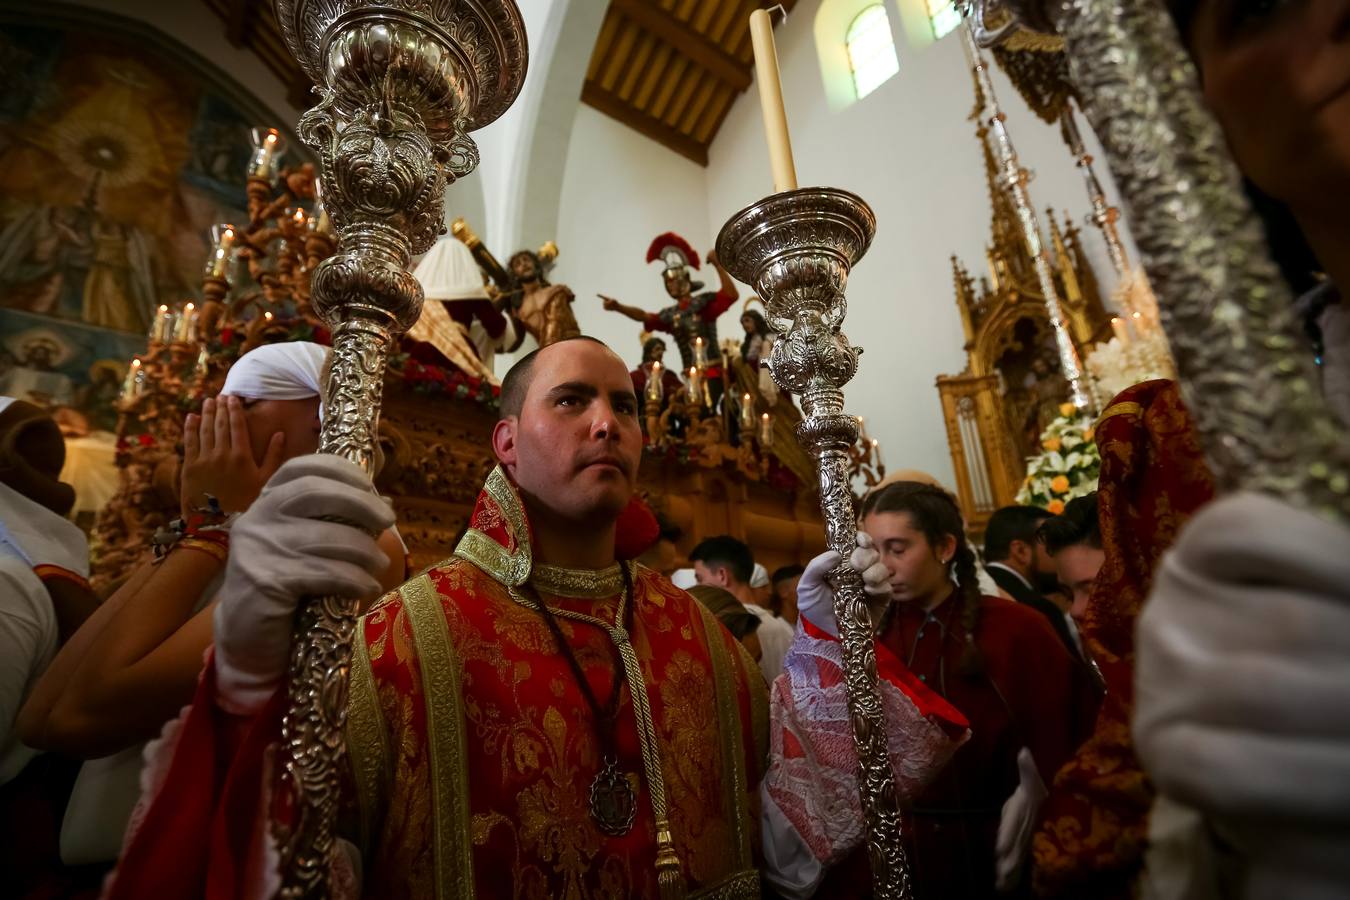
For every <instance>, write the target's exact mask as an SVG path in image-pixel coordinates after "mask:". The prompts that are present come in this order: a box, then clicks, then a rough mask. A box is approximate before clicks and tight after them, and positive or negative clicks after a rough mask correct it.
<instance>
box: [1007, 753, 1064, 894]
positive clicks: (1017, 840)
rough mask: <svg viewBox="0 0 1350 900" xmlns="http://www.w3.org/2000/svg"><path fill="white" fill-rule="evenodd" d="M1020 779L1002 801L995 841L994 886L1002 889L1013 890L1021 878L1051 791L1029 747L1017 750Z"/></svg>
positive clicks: (1018, 776) (1018, 777)
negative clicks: (1014, 788) (1043, 807)
mask: <svg viewBox="0 0 1350 900" xmlns="http://www.w3.org/2000/svg"><path fill="white" fill-rule="evenodd" d="M1017 779H1018V781H1017V789H1016V790H1015V791H1013V792H1012V796H1010V797H1009V798H1008V799H1007V800H1005V801H1004V803H1003V813H1002V815H1000V816H999V820H998V837H997V838H996V839H995V841H994V888H995V889H996V890H999V891H1010V890H1012V889H1013V888H1015V887H1017V883H1018V882H1019V881H1021V879H1022V867H1023V866H1025V865H1026V862H1027V853H1028V851H1030V850H1031V838H1032V837H1033V836H1034V835H1035V834H1036V824H1037V822H1038V821H1039V819H1040V814H1041V805H1042V804H1043V803H1045V798H1046V797H1047V796H1049V794H1050V792H1049V791H1048V790H1046V788H1045V782H1044V781H1042V780H1041V773H1040V772H1039V771H1038V770H1037V769H1036V760H1034V759H1032V758H1031V751H1030V750H1028V749H1027V748H1026V747H1023V748H1022V749H1021V750H1018V751H1017Z"/></svg>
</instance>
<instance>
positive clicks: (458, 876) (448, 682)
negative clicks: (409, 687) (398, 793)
mask: <svg viewBox="0 0 1350 900" xmlns="http://www.w3.org/2000/svg"><path fill="white" fill-rule="evenodd" d="M403 609H404V610H405V611H406V612H407V614H408V622H409V624H410V625H411V626H412V635H413V644H414V645H415V646H416V648H417V659H418V662H419V663H420V664H421V670H422V696H423V702H424V703H425V704H426V711H427V752H428V754H429V755H430V760H431V795H432V796H431V827H432V840H433V841H434V844H435V846H434V852H435V884H436V900H471V898H472V897H473V896H474V883H473V830H472V827H473V826H472V821H471V818H470V816H469V773H468V768H467V766H466V764H465V760H466V759H467V758H468V741H467V739H466V728H465V724H464V693H463V685H462V684H461V678H462V672H461V668H460V661H459V659H458V658H457V656H456V654H455V648H454V645H453V644H451V643H450V629H449V627H448V626H447V625H446V622H445V612H444V610H443V609H442V608H441V598H440V593H439V592H438V591H437V590H436V587H435V586H434V585H433V584H432V583H431V577H430V576H428V575H423V576H422V577H420V578H416V579H414V580H412V581H410V582H408V583H407V584H406V585H404V586H403Z"/></svg>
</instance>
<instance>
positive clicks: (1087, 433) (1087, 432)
mask: <svg viewBox="0 0 1350 900" xmlns="http://www.w3.org/2000/svg"><path fill="white" fill-rule="evenodd" d="M1096 433H1097V432H1095V431H1093V430H1092V429H1091V428H1084V429H1083V440H1085V441H1090V440H1092V437H1093V435H1095V434H1096Z"/></svg>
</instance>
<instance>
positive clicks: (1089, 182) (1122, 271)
mask: <svg viewBox="0 0 1350 900" xmlns="http://www.w3.org/2000/svg"><path fill="white" fill-rule="evenodd" d="M1059 126H1060V131H1061V133H1063V135H1064V143H1066V144H1068V145H1069V152H1070V153H1072V154H1073V159H1074V165H1075V166H1077V167H1078V169H1079V170H1080V171H1081V172H1082V173H1083V183H1084V184H1085V185H1086V187H1087V193H1088V202H1089V203H1091V204H1092V215H1090V216H1088V221H1089V222H1091V223H1092V224H1093V225H1096V226H1097V229H1098V230H1099V231H1101V233H1102V239H1103V240H1105V241H1106V253H1107V255H1108V256H1110V257H1111V267H1112V268H1113V269H1115V270H1116V275H1117V276H1118V277H1120V278H1124V277H1125V276H1126V275H1128V274H1129V271H1130V258H1129V255H1128V254H1127V253H1126V252H1125V243H1124V242H1123V241H1122V240H1121V239H1120V229H1119V228H1117V227H1116V223H1117V222H1119V221H1120V210H1118V209H1116V208H1115V207H1114V206H1112V205H1111V204H1109V203H1107V202H1106V191H1104V190H1102V183H1101V181H1100V180H1098V178H1097V173H1096V172H1095V171H1093V169H1092V163H1093V159H1092V154H1091V153H1088V152H1087V147H1086V146H1084V145H1083V135H1082V134H1080V133H1079V131H1078V121H1077V120H1076V119H1075V118H1074V114H1073V104H1072V103H1066V104H1064V112H1063V113H1061V114H1060V117H1059Z"/></svg>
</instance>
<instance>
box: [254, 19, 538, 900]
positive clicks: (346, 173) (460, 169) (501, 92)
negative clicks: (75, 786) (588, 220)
mask: <svg viewBox="0 0 1350 900" xmlns="http://www.w3.org/2000/svg"><path fill="white" fill-rule="evenodd" d="M276 14H277V20H278V22H279V23H280V25H281V31H282V35H283V36H284V38H285V41H286V46H287V48H288V49H289V50H290V52H291V53H292V54H293V55H294V56H295V58H296V60H298V61H299V63H300V65H301V67H302V68H303V69H304V71H305V74H307V75H308V76H309V77H310V78H311V79H313V80H314V81H315V82H316V83H317V84H318V85H319V90H318V93H319V95H320V100H319V103H318V105H316V106H315V107H314V108H312V109H310V110H309V111H308V112H306V113H305V114H304V115H303V116H302V117H301V119H300V124H299V127H298V129H297V132H298V134H299V136H300V138H301V140H302V141H304V142H305V144H306V145H308V146H309V147H311V148H313V150H314V151H315V152H316V153H317V154H318V156H319V160H320V163H321V167H322V170H321V178H322V181H323V185H324V204H325V207H326V209H327V212H328V215H329V218H330V219H331V221H332V223H333V227H334V229H335V230H336V232H337V242H338V246H337V253H336V254H335V255H334V256H332V257H331V258H329V259H327V260H325V261H324V263H323V264H322V265H320V266H319V267H318V268H317V269H316V270H315V272H314V280H313V288H312V297H313V304H314V307H315V310H316V311H317V312H318V313H319V315H320V316H322V317H323V318H324V320H325V321H326V322H328V324H329V326H330V328H331V329H332V333H333V355H332V366H331V370H330V373H329V375H328V380H327V383H326V384H325V387H324V408H325V414H324V422H323V431H322V434H321V436H320V451H321V452H324V453H336V454H339V455H341V456H345V457H346V458H348V459H350V460H353V461H354V462H356V463H358V464H360V465H361V466H362V467H364V468H366V469H367V470H369V468H370V465H371V461H372V459H373V456H374V448H375V436H376V429H377V426H378V422H379V411H380V398H381V393H382V390H383V385H384V373H385V365H386V363H387V360H388V353H389V351H390V349H391V348H392V347H393V346H394V345H395V343H396V341H397V339H398V336H399V335H400V334H402V333H403V332H404V331H405V330H407V329H408V328H409V327H410V326H411V325H412V324H413V323H414V322H416V321H417V317H418V314H419V313H420V311H421V307H422V288H421V286H420V285H419V284H418V282H417V280H416V279H414V278H413V276H412V274H411V273H410V272H409V271H408V264H409V262H410V261H411V258H412V255H413V254H415V253H423V252H425V251H426V250H428V249H430V247H431V245H432V243H433V242H434V241H435V240H436V237H437V235H439V234H440V233H441V232H442V231H444V226H443V225H442V219H443V215H444V213H443V209H442V194H443V192H444V190H445V186H446V184H447V183H448V182H450V181H453V180H454V179H455V178H458V177H461V176H464V175H467V174H468V173H469V172H471V171H473V168H474V167H475V166H476V165H477V164H478V151H477V148H476V147H475V146H474V143H473V141H472V140H471V139H470V138H469V137H468V132H470V131H472V130H474V129H475V128H480V127H482V126H483V125H486V124H487V123H489V122H491V121H493V120H494V119H496V118H497V117H498V116H499V115H501V113H502V112H504V111H505V110H506V108H507V107H508V106H510V105H511V103H512V101H513V100H514V99H515V97H516V94H517V93H519V91H520V86H521V83H522V82H523V80H524V77H525V65H526V43H525V28H524V23H523V22H522V20H521V17H520V12H519V11H518V10H517V9H516V6H515V4H514V3H513V2H511V0H461V2H456V3H417V4H413V3H400V2H397V0H276ZM355 623H356V608H355V605H354V604H352V603H350V602H347V601H345V600H340V599H337V598H333V597H326V598H319V599H314V600H311V601H308V602H306V603H305V604H304V605H303V606H302V608H301V610H300V613H299V615H298V617H297V622H296V636H295V640H294V642H293V645H292V656H291V668H290V698H289V707H288V709H287V713H286V719H285V724H284V730H283V740H284V744H285V749H286V754H287V757H286V761H285V769H284V773H283V786H282V787H283V790H285V791H288V792H289V793H290V795H291V796H290V799H291V800H293V806H294V813H293V819H292V820H291V821H288V822H286V823H284V824H278V825H277V826H276V837H277V839H278V843H279V845H280V847H281V853H282V860H281V863H282V879H283V885H282V892H281V893H282V896H283V897H288V898H289V897H316V898H317V897H326V896H328V894H329V890H328V884H327V879H328V872H329V863H330V857H331V854H332V852H333V847H334V843H333V828H334V821H335V818H336V812H337V801H338V773H339V771H340V769H339V765H340V764H341V762H342V753H343V727H344V723H345V720H346V711H347V672H348V667H349V663H350V660H351V642H352V637H353V631H354V628H355Z"/></svg>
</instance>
